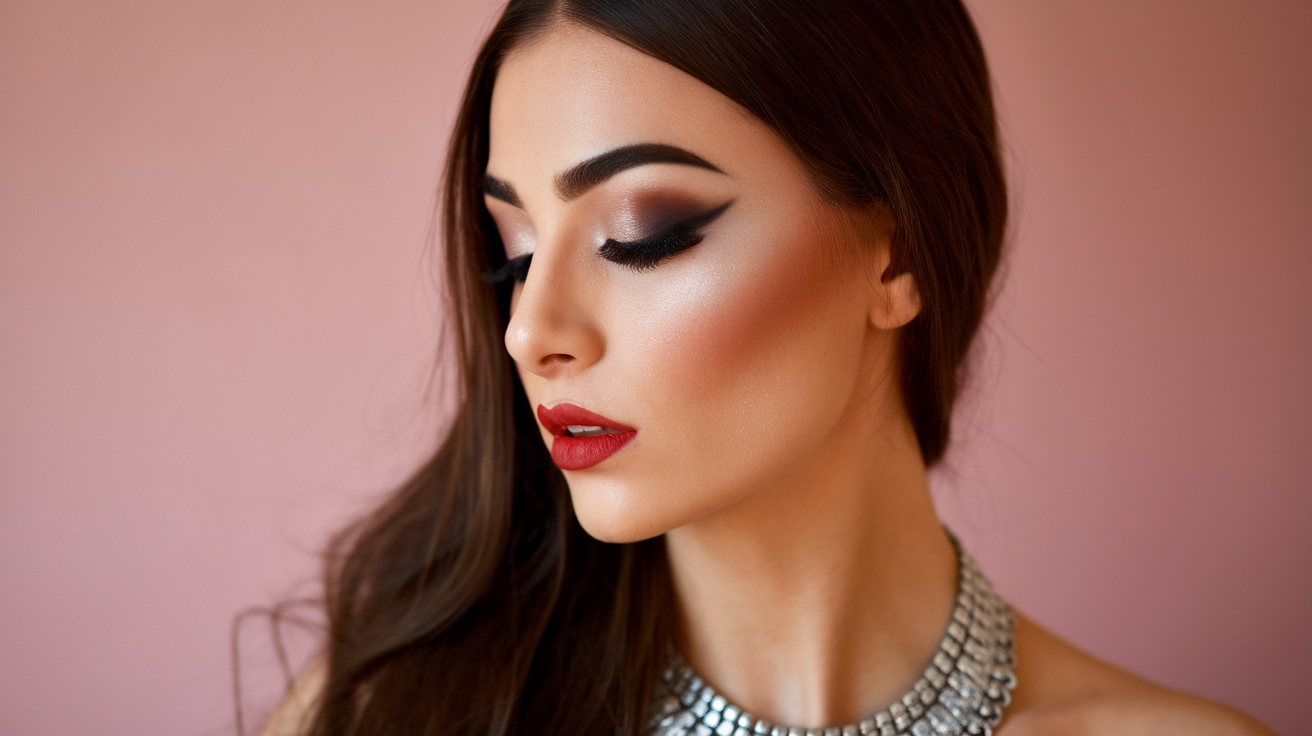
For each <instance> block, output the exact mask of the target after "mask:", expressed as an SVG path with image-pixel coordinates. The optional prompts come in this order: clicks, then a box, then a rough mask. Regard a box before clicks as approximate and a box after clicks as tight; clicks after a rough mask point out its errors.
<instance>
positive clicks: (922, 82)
mask: <svg viewBox="0 0 1312 736" xmlns="http://www.w3.org/2000/svg"><path fill="white" fill-rule="evenodd" d="M562 22H563V23H573V24H577V25H579V26H583V27H586V28H590V29H593V30H595V31H598V32H600V33H603V34H605V35H607V36H610V37H612V38H615V39H617V40H619V41H621V42H623V43H626V44H628V45H630V46H632V47H634V48H636V49H638V50H640V51H643V52H645V53H647V54H649V55H651V56H652V57H655V58H656V59H659V60H661V61H664V62H666V63H668V64H670V65H672V66H674V67H676V68H678V69H681V70H682V71H684V72H686V73H688V74H690V75H691V76H693V77H695V78H697V79H699V80H701V81H702V82H704V83H706V84H707V85H709V86H711V87H712V88H714V89H716V90H718V91H719V92H721V93H723V94H724V95H725V96H727V97H728V98H730V99H732V100H733V101H735V102H737V103H738V104H739V105H741V106H743V107H744V108H745V109H747V110H748V111H750V112H751V113H752V114H754V115H755V116H756V117H758V118H759V119H761V120H762V121H764V122H765V123H766V124H768V125H769V126H770V127H771V128H773V129H774V131H775V132H776V133H777V134H778V135H779V136H780V138H781V139H782V140H783V141H784V142H785V143H786V144H787V145H788V146H789V147H790V148H791V149H792V151H793V152H794V153H795V154H796V155H797V157H798V158H799V159H800V160H801V161H802V163H803V164H804V165H805V167H806V169H807V171H808V172H809V173H810V175H811V177H812V179H813V181H814V183H815V185H816V188H817V190H818V191H819V192H820V193H821V195H822V196H823V197H824V198H825V199H827V200H829V201H831V202H833V203H836V204H839V205H842V206H845V207H850V208H858V209H862V208H871V207H883V208H886V209H887V211H888V212H889V213H891V215H892V218H893V220H894V221H895V223H896V232H895V235H894V238H893V241H892V260H891V264H890V266H889V270H888V271H886V272H885V277H886V278H887V277H890V276H893V275H897V274H900V273H903V272H910V273H911V274H912V275H913V277H914V279H915V281H916V284H917V286H918V288H919V292H920V297H921V304H922V308H921V312H920V314H919V315H918V316H917V317H916V318H915V319H914V320H913V321H911V322H910V323H909V324H907V325H906V326H905V327H903V328H902V330H901V345H900V350H899V354H900V360H901V366H900V380H901V389H902V396H903V400H904V403H905V406H906V408H907V411H908V413H909V415H910V418H911V421H912V424H913V425H914V427H915V432H916V437H917V439H918V441H919V444H920V451H921V454H922V456H923V458H924V460H925V463H926V464H927V465H933V464H934V463H936V462H937V461H939V460H940V459H941V458H942V456H943V452H944V450H945V448H946V446H947V443H948V436H949V426H950V421H951V416H952V406H953V403H954V400H955V398H956V396H957V393H958V389H959V386H960V383H961V373H962V366H963V362H964V359H965V357H966V356H967V352H968V349H969V346H970V343H971V339H972V337H973V335H974V334H975V332H976V331H977V329H978V327H979V324H980V321H981V318H982V315H983V312H984V308H985V304H986V298H987V295H988V290H989V282H990V280H991V279H992V276H993V274H994V271H995V270H996V268H997V265H998V261H999V258H1000V254H1001V248H1002V241H1003V233H1004V229H1005V221H1006V206H1007V202H1006V186H1005V182H1004V178H1003V171H1002V166H1001V164H1000V161H999V156H998V143H997V131H996V123H995V119H994V109H993V102H992V96H991V90H990V82H989V76H988V70H987V68H986V64H985V60H984V53H983V49H982V47H981V45H980V42H979V38H978V36H977V34H976V31H975V29H974V27H973V25H972V23H971V20H970V17H969V15H968V13H967V11H966V9H965V8H964V7H963V6H962V4H961V2H959V0H825V1H824V2H815V0H511V1H510V3H509V5H508V6H507V7H506V9H505V11H504V13H503V14H502V16H501V18H500V20H499V22H498V23H497V24H496V26H495V27H494V28H493V30H492V31H491V34H490V35H489V37H488V39H487V41H486V42H485V43H484V45H483V47H482V49H481V51H480V52H479V53H478V55H477V57H476V58H475V60H474V64H473V70H472V72H471V74H470V78H469V82H468V85H467V87H466V90H465V94H464V98H463V102H462V103H461V107H460V112H459V116H458V118H457V121H456V125H455V130H454V132H453V134H452V136H451V141H450V149H449V155H448V159H447V164H446V172H445V184H444V187H445V189H444V192H443V199H442V203H443V208H442V218H443V219H442V224H443V235H444V238H445V248H446V278H447V289H448V294H449V298H450V307H451V315H452V320H453V333H454V339H453V342H454V348H455V351H456V353H457V357H458V361H459V368H460V374H459V376H460V384H459V385H460V405H459V409H458V411H457V413H456V415H455V418H454V421H453V423H452V425H451V427H450V430H449V434H448V435H447V436H446V438H445V441H444V442H443V443H442V444H441V446H440V448H439V449H438V450H437V452H436V454H435V455H434V456H433V457H432V458H431V459H430V460H429V461H428V462H427V463H426V464H425V465H424V466H423V467H422V468H421V469H420V470H419V471H418V472H417V473H415V475H414V476H413V477H412V478H411V479H410V480H409V481H408V482H406V483H405V484H404V485H403V486H402V487H401V488H400V489H399V490H397V491H396V493H395V494H394V495H393V496H391V497H390V498H389V499H388V500H387V501H386V502H385V503H383V504H382V505H381V507H379V508H378V509H376V510H375V511H374V512H373V513H372V514H370V515H369V516H367V517H366V518H363V519H361V520H360V521H358V522H356V523H355V524H354V525H352V526H351V527H349V528H347V529H346V530H345V531H343V532H341V533H340V534H339V535H338V536H337V537H335V538H334V539H333V541H332V544H331V545H330V547H329V553H328V555H327V557H326V560H327V562H326V568H325V581H326V587H325V595H326V605H327V613H328V634H327V642H326V648H327V656H326V664H327V676H326V680H325V684H324V686H323V690H322V693H321V695H320V699H319V702H318V707H317V708H316V710H315V711H314V713H313V720H312V723H311V725H310V730H309V733H311V734H314V736H338V735H346V734H351V735H355V736H363V735H365V734H398V733H404V734H421V733H422V734H439V733H440V734H521V733H523V734H528V733H532V734H548V735H550V734H559V735H562V736H564V735H568V736H579V735H580V734H608V735H613V734H631V735H636V734H640V733H643V732H644V731H645V730H646V728H647V726H648V712H649V707H650V701H651V697H652V694H653V690H654V688H655V686H656V684H657V682H658V679H659V677H660V675H661V673H662V672H663V668H664V667H665V665H666V663H667V662H668V658H669V656H670V654H671V652H672V651H673V619H674V612H673V608H674V605H673V599H672V592H671V588H670V581H669V573H668V569H667V562H666V558H665V551H664V546H663V541H662V540H661V538H656V539H651V540H647V541H643V542H637V543H633V544H606V543H602V542H599V541H597V540H595V539H593V538H591V537H590V536H588V534H587V533H586V532H584V531H583V529H582V528H581V527H580V526H579V524H578V522H577V520H576V518H575V516H574V511H573V508H572V506H571V503H570V499H569V494H568V488H567V487H566V484H565V481H564V478H563V476H562V475H561V473H560V472H559V471H558V470H557V469H556V468H555V466H554V465H553V464H552V462H551V459H550V456H549V455H548V453H547V451H546V448H545V447H544V446H543V443H542V440H541V439H540V437H539V434H538V430H537V426H536V424H535V421H534V417H533V415H532V412H531V410H530V407H529V404H528V401H527V399H526V397H525V395H524V392H523V388H522V387H521V386H520V384H519V380H518V378H517V376H516V373H515V371H514V368H513V366H512V362H511V359H510V357H509V355H508V354H507V352H506V350H505V347H504V344H503V334H504V331H505V327H506V324H507V320H508V318H509V315H508V311H509V293H510V292H509V289H510V287H509V286H507V285H493V284H488V283H486V282H485V281H484V280H483V278H482V276H483V274H485V273H487V272H488V271H491V270H493V269H495V268H497V267H498V266H500V265H502V264H503V263H504V259H505V256H504V254H503V252H502V248H501V247H500V243H499V241H498V240H497V235H496V229H495V227H494V226H493V224H492V221H491V219H490V216H489V215H488V213H487V211H486V208H485V207H484V205H483V193H482V192H483V189H482V186H483V177H484V168H485V166H486V164H487V157H488V118H489V107H490V102H491V97H492V89H493V84H494V83H495V81H496V76H497V70H498V68H499V67H500V64H501V62H502V60H503V59H504V58H505V57H506V55H507V54H508V53H510V52H511V51H512V50H514V49H515V48H517V47H519V46H522V45H523V44H525V43H527V42H529V41H531V40H533V39H535V38H538V37H540V36H541V35H542V34H544V33H546V32H547V31H549V29H550V28H551V27H553V25H554V24H557V23H562Z"/></svg>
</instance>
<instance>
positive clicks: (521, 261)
mask: <svg viewBox="0 0 1312 736" xmlns="http://www.w3.org/2000/svg"><path fill="white" fill-rule="evenodd" d="M532 261H533V254H532V253H528V254H525V255H522V256H520V257H518V258H511V259H510V260H508V261H506V262H505V263H504V264H502V266H501V268H498V269H497V270H495V271H493V272H491V273H486V274H483V283H485V284H504V283H505V282H507V281H510V280H512V279H513V280H515V281H518V282H519V283H521V284H522V283H524V279H526V278H528V267H529V264H530V263H532Z"/></svg>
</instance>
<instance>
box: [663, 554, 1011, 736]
mask: <svg viewBox="0 0 1312 736" xmlns="http://www.w3.org/2000/svg"><path fill="white" fill-rule="evenodd" d="M948 536H949V537H951V539H952V545H953V546H954V547H955V548H956V550H957V560H958V568H957V569H958V570H959V573H958V580H957V601H956V605H955V606H954V607H953V609H952V618H951V619H950V620H949V621H948V628H947V631H945V632H944V633H943V639H942V640H941V641H940V642H939V644H938V650H937V651H936V652H934V656H933V658H932V659H931V661H930V664H929V666H928V667H926V668H925V671H924V673H923V674H922V675H921V676H920V678H919V679H917V680H916V684H915V685H914V686H912V688H911V690H910V691H908V692H907V694H906V695H903V696H902V698H901V699H900V700H898V701H896V702H894V703H893V704H892V705H891V706H889V707H888V708H887V709H885V710H882V711H880V712H878V713H876V714H874V715H873V716H871V717H869V718H866V719H865V720H863V721H860V722H859V723H854V724H851V725H847V726H840V727H829V728H811V729H806V728H790V727H787V726H777V725H775V724H773V723H770V722H769V721H766V720H763V719H760V718H757V717H756V716H754V715H752V714H750V713H748V712H747V711H745V710H743V709H742V708H739V707H737V706H735V705H733V704H732V703H730V702H729V701H727V700H725V698H724V696H723V695H720V694H719V693H717V692H715V690H714V689H713V688H712V687H711V686H710V685H709V684H707V683H706V681H705V680H703V679H702V678H700V677H698V676H697V673H695V672H693V670H692V668H691V667H689V666H688V665H686V664H684V662H683V660H682V659H681V658H680V657H679V656H678V655H677V654H676V655H674V656H673V657H672V658H671V662H670V666H669V667H668V668H667V669H666V671H665V676H664V678H663V680H662V682H661V685H660V688H659V691H658V692H657V696H656V698H655V701H654V702H655V707H654V712H653V715H652V720H651V727H650V729H649V731H650V733H651V735H652V736H859V735H862V734H877V736H897V735H899V734H912V735H913V736H931V735H932V734H952V735H953V736H959V735H960V734H972V735H974V734H985V735H986V736H992V733H993V727H994V726H996V725H997V724H998V722H999V721H1000V720H1002V710H1003V708H1006V707H1007V705H1008V704H1010V703H1011V690H1012V689H1013V688H1015V687H1016V675H1015V674H1013V672H1012V668H1014V667H1015V666H1016V655H1015V654H1014V652H1013V650H1014V648H1015V644H1014V641H1013V639H1012V633H1013V631H1014V630H1015V627H1016V617H1015V616H1014V615H1013V614H1012V612H1011V608H1010V607H1009V606H1008V605H1007V604H1006V602H1005V601H1003V600H1002V598H1000V597H999V596H998V594H997V593H996V592H994V590H993V586H992V585H991V584H990V583H989V581H988V579H987V578H985V577H984V574H983V573H981V572H980V570H979V566H978V565H976V564H975V560H973V559H972V558H971V557H970V555H968V554H966V552H965V551H964V550H963V549H962V548H961V543H960V542H958V541H957V539H956V537H954V536H952V535H951V534H949V535H948Z"/></svg>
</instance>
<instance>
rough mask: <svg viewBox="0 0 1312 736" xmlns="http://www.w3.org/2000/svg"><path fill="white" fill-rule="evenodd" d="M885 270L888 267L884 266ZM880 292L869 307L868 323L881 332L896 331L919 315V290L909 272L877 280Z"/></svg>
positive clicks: (914, 278)
mask: <svg viewBox="0 0 1312 736" xmlns="http://www.w3.org/2000/svg"><path fill="white" fill-rule="evenodd" d="M884 268H885V270H887V268H888V266H887V264H886V265H885V267H884ZM878 285H879V287H880V288H878V289H876V291H879V292H882V293H881V294H879V295H877V296H876V298H875V299H874V300H873V301H872V303H871V305H870V323H871V324H873V325H874V326H875V327H878V328H879V329H881V330H896V329H897V328H899V327H901V326H903V325H905V324H906V323H908V322H910V321H911V320H913V319H915V317H916V315H918V314H920V289H919V288H918V287H917V286H916V277H915V276H912V275H911V272H909V271H903V272H902V273H900V274H898V275H896V276H893V277H882V276H881V277H880V278H879V279H878Z"/></svg>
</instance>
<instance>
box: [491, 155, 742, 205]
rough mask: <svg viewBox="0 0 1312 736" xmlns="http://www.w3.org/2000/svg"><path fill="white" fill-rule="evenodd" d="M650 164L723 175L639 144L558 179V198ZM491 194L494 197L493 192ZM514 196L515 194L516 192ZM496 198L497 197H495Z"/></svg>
mask: <svg viewBox="0 0 1312 736" xmlns="http://www.w3.org/2000/svg"><path fill="white" fill-rule="evenodd" d="M647 164H683V165H684V166H696V167H697V168H700V169H707V170H710V171H714V172H715V173H717V174H723V173H724V172H723V171H720V170H719V169H718V168H716V166H715V165H713V164H711V163H710V162H708V161H707V160H706V159H704V158H702V157H701V156H698V155H697V154H695V153H692V152H690V151H685V150H684V149H682V148H679V147H678V146H668V145H665V144H663V143H638V144H635V145H632V146H621V147H619V148H615V149H612V150H609V151H607V152H605V153H603V154H601V155H599V156H594V157H592V158H590V159H588V160H587V161H584V162H583V163H581V164H578V165H577V166H574V167H573V168H571V169H570V170H569V171H566V172H565V173H563V174H561V175H559V176H557V177H556V194H558V195H560V198H561V199H563V200H565V201H566V202H568V201H569V200H571V199H576V198H578V197H580V196H582V194H583V193H584V192H586V191H588V190H589V189H591V188H593V187H595V186H597V185H598V184H600V183H602V182H603V181H606V180H607V179H609V178H611V177H612V176H615V175H616V174H618V173H620V172H621V171H624V170H625V169H632V168H634V167H635V166H645V165H647ZM489 194H491V193H490V192H489ZM512 194H513V192H512ZM492 196H496V195H494V194H493V195H492Z"/></svg>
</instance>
